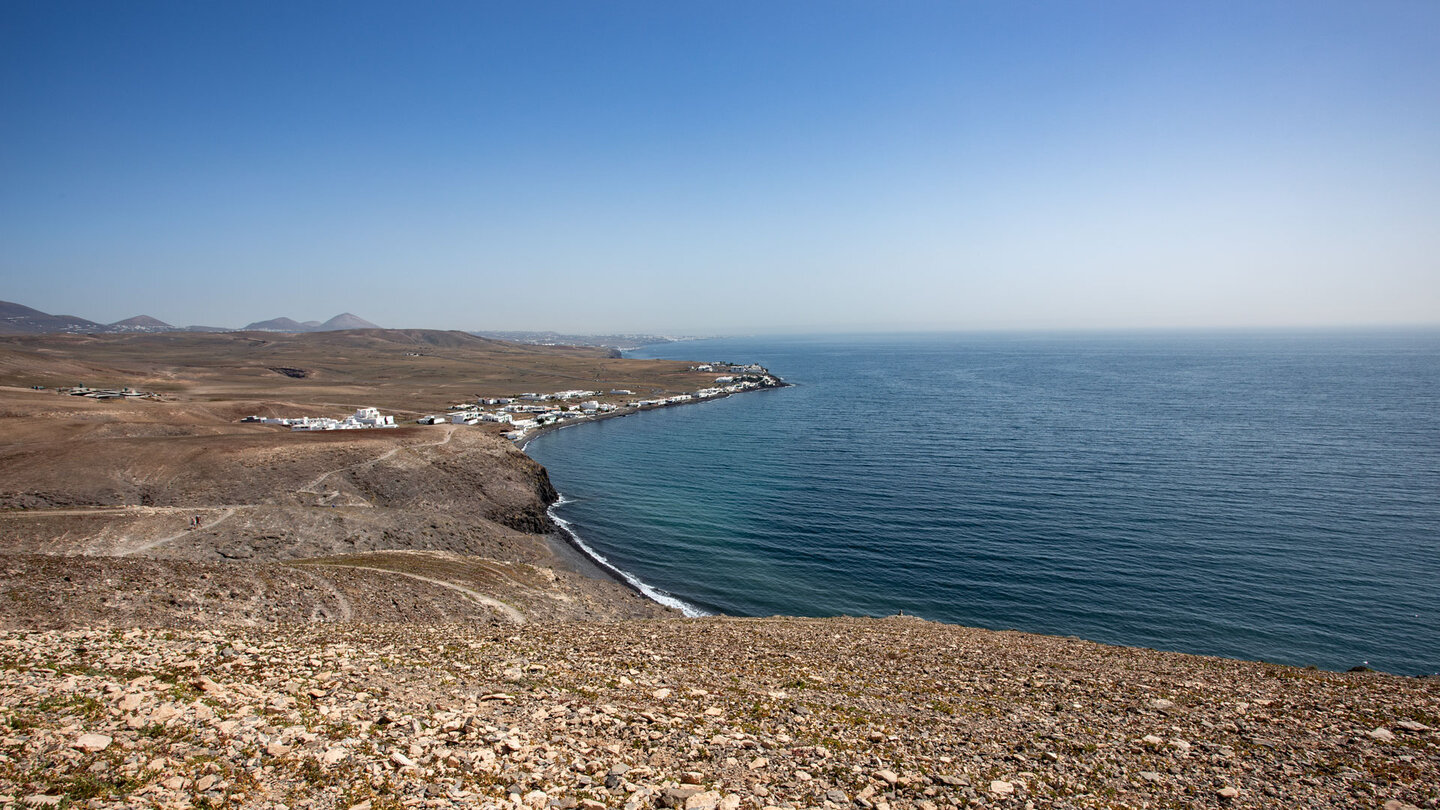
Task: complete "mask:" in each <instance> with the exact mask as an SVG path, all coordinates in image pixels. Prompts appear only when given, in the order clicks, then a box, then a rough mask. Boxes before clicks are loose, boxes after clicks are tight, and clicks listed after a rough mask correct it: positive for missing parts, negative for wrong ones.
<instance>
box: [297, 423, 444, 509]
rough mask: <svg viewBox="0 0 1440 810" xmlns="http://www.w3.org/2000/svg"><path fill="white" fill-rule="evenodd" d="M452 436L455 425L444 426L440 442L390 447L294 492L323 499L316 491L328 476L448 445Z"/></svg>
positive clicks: (332, 494) (369, 504)
mask: <svg viewBox="0 0 1440 810" xmlns="http://www.w3.org/2000/svg"><path fill="white" fill-rule="evenodd" d="M454 436H455V425H446V426H445V438H443V439H441V440H439V441H436V442H421V443H419V444H402V445H399V446H396V447H392V448H390V449H389V450H387V451H385V452H384V453H382V454H380V455H378V456H376V457H375V458H371V459H366V460H364V461H357V462H355V463H354V464H347V465H345V466H343V467H336V468H335V469H333V470H329V471H326V472H323V473H320V475H319V476H317V477H316V478H315V480H314V481H311V482H310V483H308V484H306V485H305V486H303V487H300V488H299V489H297V490H295V491H296V492H303V493H305V494H307V495H318V496H321V497H325V496H326V494H327V493H324V492H321V491H320V490H319V489H318V487H319V486H320V484H321V483H323V482H324V481H325V479H326V478H329V477H330V476H332V475H335V474H336V473H341V472H345V471H347V470H358V469H360V468H361V467H365V466H368V465H371V464H379V463H380V462H382V461H389V460H390V459H392V458H394V457H395V455H396V454H397V453H399V452H400V451H401V450H410V449H413V448H417V447H439V446H441V445H444V444H449V443H450V439H452V438H453V437H454ZM338 494H339V491H338V490H337V491H336V492H334V493H330V497H333V496H334V495H338ZM362 500H363V499H362ZM365 504H366V505H368V506H373V505H374V504H371V503H370V502H369V501H365Z"/></svg>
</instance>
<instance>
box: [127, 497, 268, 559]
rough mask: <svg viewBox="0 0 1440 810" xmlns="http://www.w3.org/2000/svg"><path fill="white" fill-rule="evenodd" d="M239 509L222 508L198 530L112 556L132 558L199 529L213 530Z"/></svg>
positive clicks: (164, 538)
mask: <svg viewBox="0 0 1440 810" xmlns="http://www.w3.org/2000/svg"><path fill="white" fill-rule="evenodd" d="M212 508H213V507H212ZM239 508H240V507H238V506H226V507H223V508H222V509H221V510H220V511H221V515H220V517H218V518H216V519H214V520H212V521H210V522H209V523H206V524H204V525H202V526H200V527H198V528H187V529H185V531H183V532H179V533H177V534H172V535H170V536H169V537H161V538H159V539H157V540H151V541H150V542H148V543H145V544H144V545H139V546H135V547H134V548H127V549H125V550H124V551H121V552H118V553H116V554H115V555H114V556H116V557H133V556H134V555H136V554H140V553H141V552H145V551H149V550H150V549H152V548H155V547H156V546H163V545H165V544H166V543H168V542H170V541H171V540H179V539H180V538H182V537H184V536H186V535H188V534H190V533H192V532H195V531H198V530H199V529H213V528H214V527H216V526H219V525H220V524H221V523H224V522H225V521H226V520H229V519H230V518H231V517H232V516H234V514H235V510H237V509H239ZM181 511H185V512H196V511H200V510H196V509H185V510H181ZM206 511H209V510H206Z"/></svg>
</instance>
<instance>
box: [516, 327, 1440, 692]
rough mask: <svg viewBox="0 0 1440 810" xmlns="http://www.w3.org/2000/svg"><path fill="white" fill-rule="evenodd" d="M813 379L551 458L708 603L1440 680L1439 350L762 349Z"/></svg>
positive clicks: (688, 592) (1242, 344)
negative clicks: (907, 620)
mask: <svg viewBox="0 0 1440 810" xmlns="http://www.w3.org/2000/svg"><path fill="white" fill-rule="evenodd" d="M634 354H635V355H636V356H652V357H653V356H663V357H670V358H678V359H695V360H734V361H746V362H749V361H754V362H759V363H762V364H764V365H766V366H767V367H769V368H770V370H771V371H773V372H775V373H776V374H779V375H781V376H783V377H784V378H786V379H787V380H788V381H790V382H793V383H795V387H792V388H786V389H782V390H777V391H767V392H758V393H750V394H743V395H739V396H734V397H730V398H729V399H725V400H721V401H716V402H710V403H705V404H700V405H692V406H681V407H675V408H668V409H664V410H658V411H651V412H647V413H642V414H636V415H633V416H630V417H626V418H622V419H615V420H609V421H602V422H596V423H592V424H584V425H579V426H576V427H573V428H569V429H566V430H562V431H558V432H556V433H553V434H547V435H544V436H540V437H538V438H536V439H535V440H534V441H532V442H531V443H530V444H529V445H528V447H527V451H528V452H529V453H530V454H531V455H532V456H534V457H535V458H536V459H537V460H539V461H540V462H541V463H542V464H544V465H545V466H546V467H547V468H548V469H549V471H550V474H551V477H552V480H553V481H554V482H555V485H556V487H557V488H558V489H559V490H560V491H561V492H562V493H563V494H564V496H565V502H564V503H562V504H561V505H560V506H559V507H557V509H556V510H555V514H556V515H557V516H558V517H560V518H561V519H563V520H565V521H566V522H568V523H569V524H570V525H571V526H572V527H573V528H574V530H575V531H576V532H577V533H578V534H579V536H580V537H581V538H583V540H584V542H585V543H586V544H587V545H589V546H591V547H593V548H594V549H595V550H596V551H597V552H598V553H599V554H602V555H603V556H605V557H606V558H607V559H608V560H609V561H610V562H611V563H612V564H614V565H615V566H616V567H618V568H620V569H622V570H623V571H625V572H627V573H629V574H630V575H631V576H634V577H636V578H638V579H639V580H641V581H643V582H644V583H646V584H647V586H649V587H653V588H654V589H656V590H657V591H660V592H664V593H668V594H671V595H673V596H674V597H676V598H678V599H679V600H682V601H683V603H684V604H685V605H686V606H687V607H689V608H691V609H693V610H699V611H705V612H713V613H729V614H738V615H770V614H776V613H784V614H798V615H833V614H861V615H886V614H891V613H894V612H896V611H902V610H903V611H904V612H906V613H913V614H917V615H920V616H923V617H925V618H929V619H933V620H937V621H946V622H958V623H963V624H969V625H975V626H981V627H991V628H1016V629H1021V630H1027V631H1033V632H1042V633H1056V634H1063V635H1074V636H1080V637H1084V638H1089V639H1093V640H1096V641H1102V642H1110V643H1117V644H1128V645H1139V646H1147V647H1155V648H1160V649H1170V650H1181V651H1186V652H1195V653H1205V654H1216V655H1224V656H1231V657H1238V658H1247V659H1262V660H1269V661H1276V662H1283V663H1290V664H1297V665H1316V666H1320V667H1324V668H1330V669H1344V668H1348V667H1351V666H1355V665H1358V664H1361V663H1368V664H1369V665H1370V666H1371V667H1374V668H1376V669H1382V670H1386V671H1391V672H1400V673H1406V674H1421V673H1433V672H1437V671H1440V599H1437V593H1440V587H1437V583H1440V333H1437V332H1433V331H1431V332H1392V333H1383V334H1382V333H1376V334H1263V335H1238V334H1198V335H1116V336H1096V335H1087V336H1056V335H1031V336H976V335H925V336H915V335H909V336H865V337H835V336H828V337H812V338H773V339H761V338H749V339H727V340H710V341H695V342H687V343H680V344H669V345H665V346H659V347H652V348H649V349H647V350H644V351H640V352H635V353H634Z"/></svg>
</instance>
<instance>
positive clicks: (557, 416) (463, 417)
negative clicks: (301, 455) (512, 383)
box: [241, 363, 785, 441]
mask: <svg viewBox="0 0 1440 810" xmlns="http://www.w3.org/2000/svg"><path fill="white" fill-rule="evenodd" d="M690 370H691V371H696V372H700V373H715V374H717V376H716V377H715V381H714V384H713V385H710V386H707V387H705V388H701V389H699V390H697V391H694V392H692V393H688V394H672V395H669V396H662V397H651V398H645V399H640V398H636V395H635V392H634V391H631V390H629V389H624V388H614V389H610V390H608V391H605V392H600V391H590V390H585V389H573V390H566V391H556V392H554V393H549V394H541V393H536V392H533V391H529V392H525V393H520V394H514V395H512V396H504V397H478V398H477V399H476V400H475V401H474V402H461V403H457V404H455V405H451V406H450V408H449V410H448V411H447V412H446V414H445V415H443V416H441V415H429V416H423V417H421V418H419V419H417V420H416V422H417V423H418V424H422V425H439V424H451V425H485V424H491V425H498V426H505V427H506V428H508V429H507V430H505V432H504V436H505V438H507V439H510V440H511V441H521V440H523V439H525V438H526V436H528V435H529V434H530V432H531V431H534V430H536V429H539V428H542V427H548V426H555V425H561V424H565V423H573V422H579V421H583V420H586V419H596V418H601V417H606V416H619V415H623V414H628V413H634V412H636V411H642V410H652V409H655V408H664V407H667V406H670V405H684V404H689V403H695V402H703V401H706V400H711V399H719V398H721V397H727V396H729V395H731V394H738V393H740V392H743V391H755V390H760V389H764V388H778V387H781V386H783V385H784V384H785V383H783V382H782V381H781V380H780V379H779V378H778V377H776V376H774V375H773V374H771V373H770V372H769V370H768V369H766V368H765V367H763V366H760V365H756V364H753V363H752V364H748V365H735V364H731V363H702V364H699V365H695V366H691V369H690ZM241 421H242V422H257V423H259V424H263V425H278V426H283V427H289V428H290V429H291V430H293V431H327V430H368V429H372V428H393V427H397V424H396V422H395V417H394V416H392V415H382V414H381V413H380V412H379V410H377V409H376V408H360V409H358V410H356V411H355V413H354V414H352V415H350V416H347V417H345V418H344V419H334V418H330V417H323V416H296V417H269V416H266V417H262V416H247V417H245V418H244V419H242V420H241Z"/></svg>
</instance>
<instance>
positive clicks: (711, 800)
mask: <svg viewBox="0 0 1440 810" xmlns="http://www.w3.org/2000/svg"><path fill="white" fill-rule="evenodd" d="M719 806H720V792H719V791H715V790H706V791H703V792H701V793H696V794H695V795H693V796H690V797H689V798H687V799H685V810H716V808H717V807H719Z"/></svg>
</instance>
